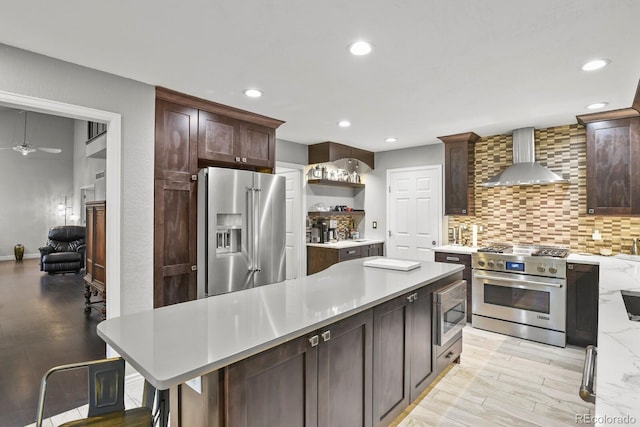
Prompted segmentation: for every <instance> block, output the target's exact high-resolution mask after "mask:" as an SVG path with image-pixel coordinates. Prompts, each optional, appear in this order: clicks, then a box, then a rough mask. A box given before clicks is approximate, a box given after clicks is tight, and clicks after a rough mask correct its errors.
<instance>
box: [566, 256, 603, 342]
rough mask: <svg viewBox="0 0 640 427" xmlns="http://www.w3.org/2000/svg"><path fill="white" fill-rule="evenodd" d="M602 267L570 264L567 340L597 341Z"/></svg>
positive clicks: (568, 267) (568, 269) (568, 274)
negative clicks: (600, 272)
mask: <svg viewBox="0 0 640 427" xmlns="http://www.w3.org/2000/svg"><path fill="white" fill-rule="evenodd" d="M599 271H600V268H599V267H598V266H597V265H590V264H575V263H569V264H567V343H569V344H575V345H580V346H587V345H589V344H593V345H597V341H598V294H599V290H598V287H599Z"/></svg>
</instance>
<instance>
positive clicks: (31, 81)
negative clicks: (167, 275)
mask: <svg viewBox="0 0 640 427" xmlns="http://www.w3.org/2000/svg"><path fill="white" fill-rule="evenodd" d="M0 76H2V78H1V79H0V90H3V91H7V92H13V93H18V94H23V95H29V96H34V97H38V98H44V99H48V100H54V101H59V102H65V103H69V104H74V105H82V106H86V107H91V108H95V109H99V110H104V111H111V112H114V113H119V114H121V116H122V170H121V181H122V185H121V187H122V189H121V204H122V212H121V235H120V240H121V242H122V246H121V247H122V250H121V254H120V260H121V277H120V281H121V283H120V284H121V290H120V292H121V298H120V307H119V310H118V311H119V312H120V313H121V314H127V313H131V312H135V311H140V310H143V309H150V308H152V307H153V165H154V127H155V88H154V87H153V86H150V85H147V84H144V83H140V82H136V81H133V80H130V79H125V78H122V77H118V76H115V75H112V74H107V73H103V72H100V71H96V70H92V69H89V68H85V67H80V66H78V65H74V64H71V63H68V62H64V61H60V60H57V59H53V58H49V57H46V56H43V55H38V54H35V53H32V52H27V51H24V50H20V49H17V48H14V47H11V46H7V45H2V44H0ZM107 161H109V158H107ZM107 202H108V201H107Z"/></svg>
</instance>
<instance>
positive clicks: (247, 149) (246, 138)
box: [235, 122, 276, 169]
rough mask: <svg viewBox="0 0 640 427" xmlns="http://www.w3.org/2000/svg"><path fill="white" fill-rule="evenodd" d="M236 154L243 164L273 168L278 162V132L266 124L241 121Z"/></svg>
mask: <svg viewBox="0 0 640 427" xmlns="http://www.w3.org/2000/svg"><path fill="white" fill-rule="evenodd" d="M235 153H236V156H238V157H240V159H241V162H242V163H243V164H245V163H246V164H247V165H251V166H257V167H265V168H271V169H273V168H274V167H275V164H276V160H275V153H276V132H275V130H274V129H271V128H268V127H266V126H260V125H256V124H253V123H244V122H241V123H240V139H239V141H238V145H237V147H236V151H235Z"/></svg>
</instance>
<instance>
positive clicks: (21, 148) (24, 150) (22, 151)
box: [13, 145, 36, 156]
mask: <svg viewBox="0 0 640 427" xmlns="http://www.w3.org/2000/svg"><path fill="white" fill-rule="evenodd" d="M13 151H17V152H18V153H20V154H22V155H23V156H26V155H27V154H29V153H33V152H34V151H36V149H35V148H33V147H25V146H24V145H18V146H15V147H13Z"/></svg>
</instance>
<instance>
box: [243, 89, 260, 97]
mask: <svg viewBox="0 0 640 427" xmlns="http://www.w3.org/2000/svg"><path fill="white" fill-rule="evenodd" d="M243 93H244V94H245V95H246V96H248V97H249V98H260V97H261V96H262V91H261V90H258V89H245V90H244V92H243Z"/></svg>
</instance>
